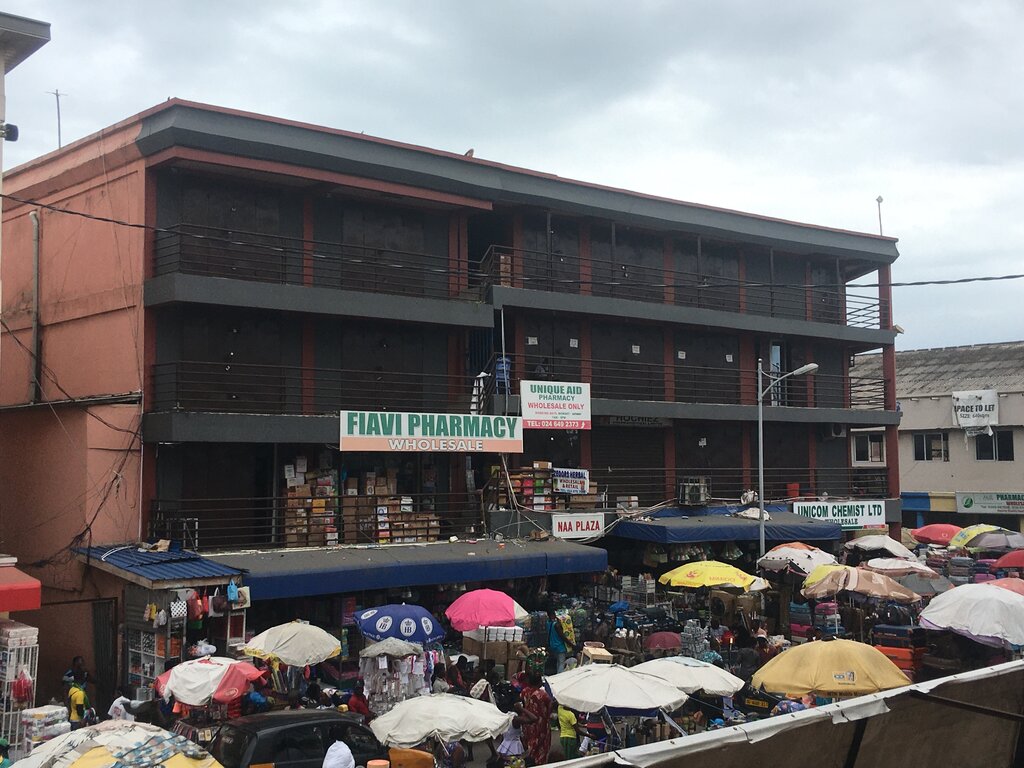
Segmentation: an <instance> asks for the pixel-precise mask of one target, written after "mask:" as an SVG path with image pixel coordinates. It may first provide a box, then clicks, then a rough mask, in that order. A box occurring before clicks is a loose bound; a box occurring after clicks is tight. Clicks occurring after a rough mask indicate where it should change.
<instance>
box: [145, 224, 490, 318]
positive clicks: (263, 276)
mask: <svg viewBox="0 0 1024 768" xmlns="http://www.w3.org/2000/svg"><path fill="white" fill-rule="evenodd" d="M170 229H172V231H161V232H159V233H157V235H156V243H155V248H154V273H155V274H157V275H163V274H168V273H172V272H184V273H188V274H194V275H207V276H212V277H230V278H235V279H238V280H253V281H257V282H269V283H291V284H296V285H313V286H322V287H328V288H340V289H344V290H349V291H362V292H368V293H384V294H397V295H401V296H422V297H428V298H437V299H449V298H459V299H467V300H472V301H478V300H480V298H481V292H480V291H481V288H480V285H481V280H480V276H479V275H478V274H475V273H474V274H470V272H471V271H470V269H469V266H468V265H467V264H463V263H461V262H459V263H457V264H455V265H453V264H452V263H451V261H450V260H449V257H448V254H447V252H446V253H421V252H415V251H404V250H399V249H396V248H386V247H376V246H368V245H362V244H355V243H328V242H318V241H311V240H302V239H301V238H293V237H281V236H278V235H264V234H257V233H253V232H239V231H234V230H228V229H217V228H214V227H200V226H195V225H191V224H179V225H178V226H175V227H173V228H170Z"/></svg>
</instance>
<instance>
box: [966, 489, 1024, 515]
mask: <svg viewBox="0 0 1024 768" xmlns="http://www.w3.org/2000/svg"><path fill="white" fill-rule="evenodd" d="M956 511H957V512H959V513H960V514H961V515H1021V516H1024V493H961V492H960V491H957V492H956Z"/></svg>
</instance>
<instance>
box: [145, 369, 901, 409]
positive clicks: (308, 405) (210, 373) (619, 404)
mask: <svg viewBox="0 0 1024 768" xmlns="http://www.w3.org/2000/svg"><path fill="white" fill-rule="evenodd" d="M508 363H509V364H508V366H507V367H506V371H507V373H506V374H504V375H503V374H502V373H501V372H500V371H498V370H496V368H495V364H494V360H492V361H491V362H490V363H489V364H488V365H487V367H486V369H485V370H484V371H477V372H474V373H473V374H467V375H456V374H429V373H421V372H416V371H385V370H362V369H356V368H314V367H303V366H274V365H247V364H240V363H217V362H201V361H177V362H168V363H158V364H156V365H155V366H153V369H152V375H151V387H150V396H149V400H148V402H149V404H150V407H149V410H151V411H158V412H159V411H197V412H214V413H249V414H281V415H316V414H336V413H337V412H338V411H340V410H370V411H424V412H438V413H471V412H485V413H486V412H498V413H501V412H505V408H506V406H508V407H509V408H510V409H511V410H512V411H513V412H515V411H517V409H518V402H517V401H513V398H515V397H516V396H517V395H518V393H519V384H520V382H521V381H523V380H533V379H542V380H553V381H581V382H589V383H590V384H591V397H592V399H593V401H594V413H595V415H599V414H602V413H605V414H617V415H622V409H623V408H625V409H626V411H628V410H629V407H630V406H629V404H630V403H646V404H655V406H654V407H657V405H656V404H663V405H664V406H665V407H666V408H667V407H669V405H670V404H680V405H724V406H747V407H748V409H749V407H750V406H753V405H755V404H756V387H757V383H756V381H757V375H756V372H755V371H749V370H740V369H738V368H713V367H709V366H701V365H692V364H686V363H685V362H684V361H679V362H677V363H675V364H673V365H665V364H655V363H636V362H622V361H617V360H599V359H592V358H576V359H571V360H567V359H560V360H555V361H552V360H548V359H545V360H544V361H543V362H538V360H537V359H535V358H533V357H530V356H522V355H509V356H508ZM480 374H485V375H480ZM766 404H767V405H768V406H785V407H789V408H800V409H822V410H823V412H824V411H827V412H828V413H830V414H833V415H830V416H829V417H828V418H826V419H825V420H831V421H851V422H859V423H875V422H876V421H877V419H879V418H881V416H882V414H880V413H879V412H881V411H883V410H884V407H885V383H884V380H883V379H881V378H877V377H865V376H849V377H843V376H839V375H828V374H820V373H819V374H817V375H815V376H813V377H808V378H801V379H793V380H789V381H786V382H785V383H784V385H781V386H779V387H777V388H776V389H775V390H773V392H772V394H771V395H770V396H769V398H768V399H767V400H766ZM609 406H615V407H614V408H612V409H611V410H609ZM837 410H841V411H843V413H844V415H845V417H846V418H842V419H837V418H835V415H834V414H835V413H836V411H837ZM858 413H860V416H859V417H856V418H855V414H858ZM872 414H875V415H872ZM637 415H649V414H640V413H639V412H638V413H637ZM661 415H664V416H672V415H673V414H672V413H670V412H669V411H668V410H666V411H665V412H664V413H662V414H661ZM676 415H678V416H679V417H684V416H685V415H684V414H682V413H680V414H676ZM749 417H750V414H749V413H747V412H746V411H744V412H743V413H739V412H738V411H737V412H736V413H734V414H733V415H732V416H731V418H735V419H743V418H749ZM712 418H715V417H713V416H712ZM717 418H730V416H729V414H728V413H725V414H723V415H720V416H718V417H717Z"/></svg>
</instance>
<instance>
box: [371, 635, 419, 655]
mask: <svg viewBox="0 0 1024 768" xmlns="http://www.w3.org/2000/svg"><path fill="white" fill-rule="evenodd" d="M421 653H423V646H422V645H420V644H419V643H407V642H406V641H405V640H399V639H398V638H397V637H389V638H386V639H384V640H381V641H380V642H379V643H371V644H370V645H368V646H366V647H365V648H363V650H361V651H360V652H359V658H361V659H372V658H374V657H376V656H391V657H393V658H396V659H404V658H405V657H406V656H419V655H420V654H421Z"/></svg>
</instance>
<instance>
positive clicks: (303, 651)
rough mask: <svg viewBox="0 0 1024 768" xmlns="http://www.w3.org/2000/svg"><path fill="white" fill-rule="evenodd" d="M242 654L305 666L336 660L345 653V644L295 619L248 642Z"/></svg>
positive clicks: (289, 664)
mask: <svg viewBox="0 0 1024 768" xmlns="http://www.w3.org/2000/svg"><path fill="white" fill-rule="evenodd" d="M242 653H244V654H246V655H248V656H255V657H256V658H258V659H267V660H268V661H273V660H276V661H280V662H282V663H283V664H287V665H288V666H289V667H305V666H307V665H309V664H319V663H320V662H321V661H327V659H333V658H334V657H335V656H337V655H338V654H340V653H341V643H340V642H338V638H336V637H335V636H334V635H332V634H330V633H329V632H326V631H324V630H322V629H320V627H315V626H313V625H312V624H305V623H304V622H301V621H292V622H289V623H288V624H279V625H277V626H276V627H271V628H270V629H268V630H267V631H266V632H261V633H260V634H258V635H256V637H254V638H253V639H252V640H250V641H249V642H248V643H246V644H245V648H243V649H242Z"/></svg>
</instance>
